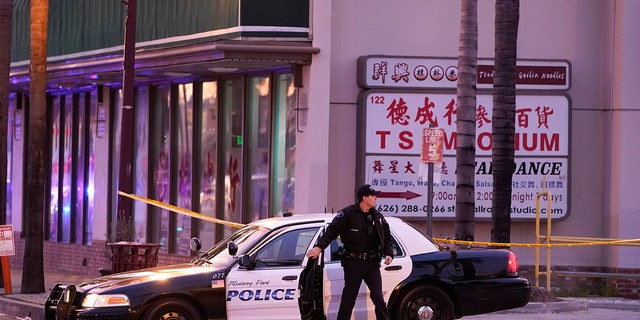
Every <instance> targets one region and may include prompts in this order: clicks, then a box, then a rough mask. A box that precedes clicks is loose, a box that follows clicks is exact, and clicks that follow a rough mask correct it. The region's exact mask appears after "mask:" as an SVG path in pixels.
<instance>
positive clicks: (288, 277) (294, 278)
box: [282, 276, 298, 281]
mask: <svg viewBox="0 0 640 320" xmlns="http://www.w3.org/2000/svg"><path fill="white" fill-rule="evenodd" d="M296 279H298V276H284V277H282V280H284V281H293V280H296Z"/></svg>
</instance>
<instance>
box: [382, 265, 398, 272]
mask: <svg viewBox="0 0 640 320" xmlns="http://www.w3.org/2000/svg"><path fill="white" fill-rule="evenodd" d="M400 269H402V266H388V267H385V268H384V270H386V271H395V270H400Z"/></svg>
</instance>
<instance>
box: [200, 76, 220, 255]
mask: <svg viewBox="0 0 640 320" xmlns="http://www.w3.org/2000/svg"><path fill="white" fill-rule="evenodd" d="M200 134H201V137H200V138H201V141H202V143H201V145H202V153H201V155H200V172H199V176H200V177H201V178H202V187H201V188H202V189H201V191H200V212H201V213H202V214H205V215H208V216H212V217H214V218H215V217H216V216H215V212H216V177H217V168H218V156H217V155H218V82H216V81H210V82H204V83H202V130H201V132H200ZM199 227H200V230H199V231H200V232H199V237H200V239H201V240H202V241H203V246H204V247H205V248H206V247H209V246H211V245H213V244H214V243H215V224H214V223H212V222H206V221H201V222H200V223H199Z"/></svg>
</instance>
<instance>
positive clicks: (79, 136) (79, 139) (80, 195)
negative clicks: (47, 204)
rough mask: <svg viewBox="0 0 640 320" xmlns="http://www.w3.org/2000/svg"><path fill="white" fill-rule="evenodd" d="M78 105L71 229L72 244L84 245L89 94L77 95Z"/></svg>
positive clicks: (74, 131)
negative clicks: (86, 130) (86, 120)
mask: <svg viewBox="0 0 640 320" xmlns="http://www.w3.org/2000/svg"><path fill="white" fill-rule="evenodd" d="M77 103H78V105H77V106H76V108H74V110H75V111H76V115H75V117H74V122H73V128H74V129H73V135H72V141H73V143H74V145H75V147H74V148H73V149H74V150H75V154H74V158H75V166H74V167H73V170H72V172H73V173H72V175H75V176H74V177H73V181H74V183H75V184H72V186H73V188H72V190H73V192H74V194H73V197H72V199H71V209H72V210H71V229H72V230H74V231H73V237H72V239H71V241H72V242H75V243H83V234H84V228H85V223H86V222H87V221H86V220H85V219H84V216H85V212H84V209H85V177H84V175H85V161H84V160H85V157H86V156H87V154H86V153H85V141H86V139H87V135H86V134H85V128H86V127H85V111H86V109H87V93H86V92H81V93H79V94H78V95H77Z"/></svg>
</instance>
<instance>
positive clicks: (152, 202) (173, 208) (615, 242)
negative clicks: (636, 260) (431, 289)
mask: <svg viewBox="0 0 640 320" xmlns="http://www.w3.org/2000/svg"><path fill="white" fill-rule="evenodd" d="M118 194H119V195H121V196H123V197H127V198H130V199H133V200H137V201H142V202H144V203H147V204H150V205H152V206H156V207H159V208H162V209H166V210H169V211H173V212H175V213H179V214H184V215H187V216H189V217H192V218H196V219H200V220H205V221H209V222H214V223H219V224H222V225H225V226H229V227H234V228H238V229H240V228H242V227H244V226H245V224H242V223H237V222H231V221H226V220H221V219H216V218H214V217H210V216H207V215H204V214H202V213H199V212H195V211H191V210H187V209H183V208H180V207H176V206H174V205H171V204H168V203H164V202H160V201H157V200H152V199H148V198H143V197H139V196H136V195H134V194H129V193H126V192H122V191H118ZM432 239H433V240H434V241H435V242H441V243H451V244H459V245H469V246H487V247H544V248H549V247H578V246H602V245H625V244H639V243H640V239H626V240H603V241H590V242H578V241H579V240H577V239H579V238H577V237H576V238H571V239H569V240H567V241H576V242H575V243H505V242H486V241H464V240H453V239H445V238H432ZM586 239H596V238H586ZM556 241H557V240H556Z"/></svg>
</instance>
